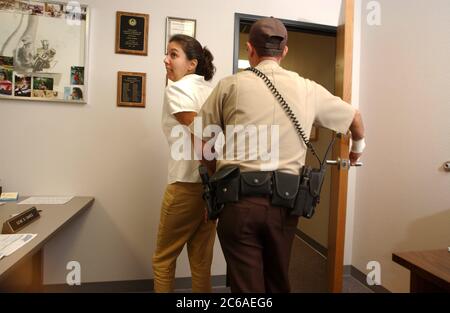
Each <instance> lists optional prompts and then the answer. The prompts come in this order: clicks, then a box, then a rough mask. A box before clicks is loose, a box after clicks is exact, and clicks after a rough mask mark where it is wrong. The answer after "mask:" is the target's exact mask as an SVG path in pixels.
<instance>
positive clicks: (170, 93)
mask: <svg viewBox="0 0 450 313" xmlns="http://www.w3.org/2000/svg"><path fill="white" fill-rule="evenodd" d="M211 91H212V85H211V83H209V82H207V81H205V79H204V77H203V76H200V75H197V74H189V75H186V76H184V77H183V78H181V79H180V80H178V81H176V82H173V83H172V84H171V85H169V86H167V87H166V91H165V94H164V106H163V110H162V129H163V132H164V135H165V136H166V138H167V142H168V143H169V174H168V183H169V184H172V183H175V182H177V181H178V182H191V183H199V182H201V180H200V176H199V174H198V167H199V165H200V162H199V161H198V160H195V159H194V158H193V155H194V153H193V147H192V145H191V133H190V132H189V129H188V128H187V127H186V126H184V125H181V124H180V123H179V122H178V121H177V120H176V118H175V116H174V114H175V113H179V112H198V111H200V109H201V107H202V105H203V103H204V102H205V101H206V99H207V98H208V96H209V94H210V93H211Z"/></svg>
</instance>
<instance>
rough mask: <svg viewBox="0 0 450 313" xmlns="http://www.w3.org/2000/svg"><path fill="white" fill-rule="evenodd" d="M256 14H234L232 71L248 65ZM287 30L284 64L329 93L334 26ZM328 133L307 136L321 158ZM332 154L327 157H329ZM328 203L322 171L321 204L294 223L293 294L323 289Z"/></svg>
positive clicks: (291, 24)
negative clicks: (247, 46) (247, 49)
mask: <svg viewBox="0 0 450 313" xmlns="http://www.w3.org/2000/svg"><path fill="white" fill-rule="evenodd" d="M259 18H261V16H255V15H247V14H238V13H237V14H235V37H234V39H235V43H234V59H233V69H234V73H236V72H239V71H241V70H243V69H245V68H246V67H248V66H250V65H249V63H248V60H247V52H246V48H245V43H246V42H247V40H248V33H249V31H250V27H251V25H252V24H253V23H254V21H256V20H257V19H259ZM281 21H282V22H283V23H284V24H285V26H286V28H287V30H288V38H289V39H288V46H289V53H288V54H287V56H286V58H285V59H284V60H283V61H282V63H281V65H282V67H283V68H285V69H287V70H290V71H293V72H296V73H298V74H299V75H300V76H302V77H304V78H308V79H310V80H314V81H315V82H317V83H319V84H321V85H322V86H324V87H325V88H326V89H328V91H330V92H331V93H332V94H336V92H335V82H336V73H335V71H336V70H335V69H336V47H337V27H333V26H327V25H319V24H311V23H303V22H297V21H288V20H281ZM332 136H333V132H332V131H330V130H328V129H325V128H320V127H315V128H313V131H312V133H311V135H310V139H311V142H312V143H313V145H314V147H315V149H316V151H317V152H318V155H319V157H320V158H323V156H324V155H325V152H326V149H327V147H328V145H329V143H330V141H331V138H332ZM329 157H331V156H329ZM306 164H308V165H311V166H314V167H317V160H316V159H315V158H314V157H313V156H312V155H311V154H310V153H308V154H307V158H306ZM330 202H331V170H328V171H327V175H326V177H325V181H324V185H323V188H322V193H321V203H320V204H319V206H318V207H317V209H316V213H315V215H314V218H313V219H310V220H307V219H304V218H301V219H300V221H299V224H298V226H297V236H296V238H295V240H294V244H293V247H292V255H291V266H290V279H291V287H292V292H327V291H329V275H328V267H329V266H328V264H327V258H328V236H329V234H328V229H329V216H330V214H329V213H330Z"/></svg>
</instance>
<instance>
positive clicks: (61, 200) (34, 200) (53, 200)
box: [18, 196, 73, 204]
mask: <svg viewBox="0 0 450 313" xmlns="http://www.w3.org/2000/svg"><path fill="white" fill-rule="evenodd" d="M72 199H73V196H71V197H29V198H28V199H25V200H23V201H21V202H19V203H18V204H66V203H67V202H69V201H70V200H72Z"/></svg>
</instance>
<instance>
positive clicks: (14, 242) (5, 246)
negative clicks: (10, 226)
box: [0, 234, 37, 260]
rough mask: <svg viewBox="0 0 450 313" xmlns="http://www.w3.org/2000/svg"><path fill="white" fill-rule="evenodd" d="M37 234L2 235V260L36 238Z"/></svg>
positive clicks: (0, 242)
mask: <svg viewBox="0 0 450 313" xmlns="http://www.w3.org/2000/svg"><path fill="white" fill-rule="evenodd" d="M36 236H37V234H13V235H0V260H1V259H2V258H3V257H4V256H8V255H10V254H11V253H13V252H14V251H16V250H17V249H19V248H20V247H22V246H23V245H25V244H26V243H27V242H30V241H31V239H33V238H34V237H36Z"/></svg>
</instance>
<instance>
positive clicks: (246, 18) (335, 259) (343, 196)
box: [233, 0, 354, 292]
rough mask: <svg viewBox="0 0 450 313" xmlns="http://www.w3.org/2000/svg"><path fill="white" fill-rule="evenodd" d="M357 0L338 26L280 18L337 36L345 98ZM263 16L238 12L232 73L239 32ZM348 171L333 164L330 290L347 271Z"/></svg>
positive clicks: (336, 150)
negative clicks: (334, 166) (345, 263)
mask: <svg viewBox="0 0 450 313" xmlns="http://www.w3.org/2000/svg"><path fill="white" fill-rule="evenodd" d="M353 13H354V0H343V1H342V7H341V15H342V14H344V16H343V19H341V21H342V23H341V22H340V23H339V26H337V27H335V26H329V25H322V24H314V23H306V22H300V21H292V20H285V19H280V21H281V22H282V23H283V24H284V25H285V26H286V28H287V30H288V31H301V32H304V33H312V34H319V35H325V36H333V37H336V85H335V86H336V87H335V94H336V95H339V96H340V97H341V98H342V99H343V100H344V101H346V102H348V103H350V101H351V84H352V56H353V51H352V50H353ZM262 17H263V16H258V15H250V14H243V13H235V15H234V48H233V74H235V73H237V71H238V59H239V33H240V25H241V24H248V25H251V24H253V23H254V22H255V21H256V20H258V19H260V18H262ZM348 156H349V136H348V135H347V136H339V139H338V140H337V141H336V143H335V145H334V147H333V159H335V160H336V159H337V158H340V159H348ZM347 185H348V171H347V170H338V169H337V168H332V170H331V190H330V217H329V224H328V249H327V266H328V273H327V275H328V290H329V291H330V292H341V291H342V283H343V274H344V246H345V219H346V209H347Z"/></svg>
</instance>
